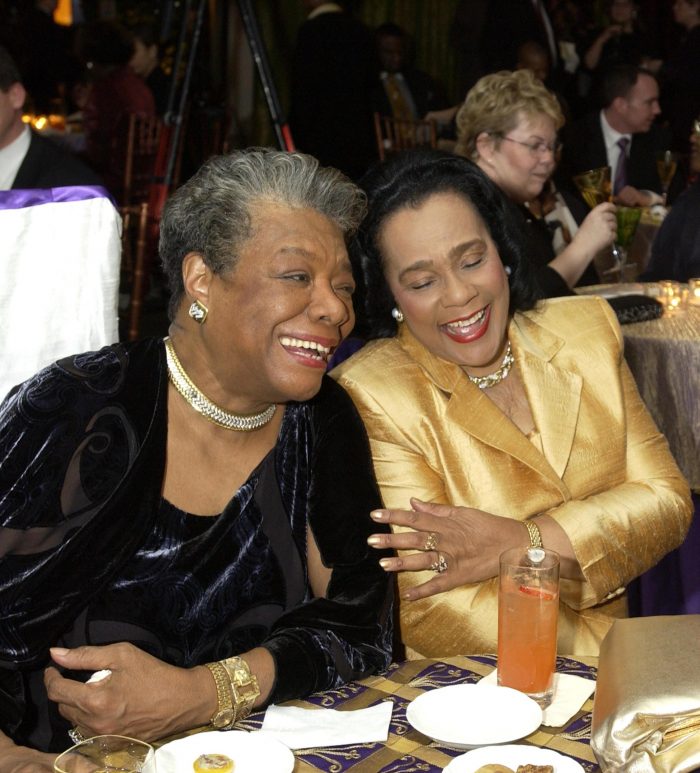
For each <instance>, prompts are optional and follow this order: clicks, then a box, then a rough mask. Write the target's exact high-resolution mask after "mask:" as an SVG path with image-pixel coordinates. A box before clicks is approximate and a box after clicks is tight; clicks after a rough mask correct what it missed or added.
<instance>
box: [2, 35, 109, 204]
mask: <svg viewBox="0 0 700 773" xmlns="http://www.w3.org/2000/svg"><path fill="white" fill-rule="evenodd" d="M26 98H27V92H26V90H25V88H24V85H23V83H22V78H21V75H20V72H19V70H18V69H17V66H16V64H15V61H14V60H13V58H12V57H11V56H10V54H9V53H8V51H7V49H5V48H3V47H2V46H0V191H6V190H10V189H21V188H57V187H62V186H68V185H102V181H101V179H100V178H99V176H98V175H97V174H95V172H93V171H92V169H90V168H89V167H88V166H86V165H85V164H83V163H82V162H81V161H80V160H79V159H78V158H76V157H75V156H74V155H73V154H71V153H69V152H68V151H67V150H64V149H63V148H61V147H59V145H57V144H56V143H55V142H53V141H52V140H50V139H47V138H46V137H42V136H41V135H40V134H38V133H37V132H36V131H34V130H32V129H30V128H29V126H28V125H27V124H25V123H24V122H23V121H22V108H23V107H24V103H25V101H26Z"/></svg>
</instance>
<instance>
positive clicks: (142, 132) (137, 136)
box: [117, 113, 163, 207]
mask: <svg viewBox="0 0 700 773" xmlns="http://www.w3.org/2000/svg"><path fill="white" fill-rule="evenodd" d="M162 134H163V121H162V120H161V119H160V118H158V117H157V116H148V115H139V114H137V113H130V114H129V116H128V119H127V123H126V136H125V138H122V140H121V141H120V140H118V142H120V143H124V139H125V145H124V146H123V169H124V177H123V186H122V195H121V201H120V202H119V203H120V204H121V206H124V207H128V206H131V205H132V204H137V203H139V202H142V201H146V200H147V198H148V195H149V190H150V185H151V183H152V182H153V178H154V175H155V169H156V159H157V158H158V151H159V148H160V141H161V135H162ZM119 153H120V150H119V149H117V154H119Z"/></svg>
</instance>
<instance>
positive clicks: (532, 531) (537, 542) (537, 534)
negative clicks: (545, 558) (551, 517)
mask: <svg viewBox="0 0 700 773" xmlns="http://www.w3.org/2000/svg"><path fill="white" fill-rule="evenodd" d="M525 528H526V529H527V533H528V536H529V537H530V547H531V548H544V545H543V544H542V532H541V531H540V527H539V526H538V525H537V524H536V523H535V522H534V521H525Z"/></svg>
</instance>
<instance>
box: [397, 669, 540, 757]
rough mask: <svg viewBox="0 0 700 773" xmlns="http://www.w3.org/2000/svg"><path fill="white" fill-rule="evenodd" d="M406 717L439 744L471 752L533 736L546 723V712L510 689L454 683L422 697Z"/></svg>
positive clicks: (525, 696) (521, 694) (524, 696)
mask: <svg viewBox="0 0 700 773" xmlns="http://www.w3.org/2000/svg"><path fill="white" fill-rule="evenodd" d="M406 717H407V718H408V721H409V722H410V723H411V724H412V725H413V727H415V728H416V730H419V731H420V732H421V733H423V734H424V735H427V736H428V737H430V738H432V739H433V740H435V741H438V743H444V744H446V745H447V746H453V747H455V748H457V749H471V748H472V747H474V746H485V745H487V744H495V743H506V742H507V741H516V740H517V739H518V738H524V737H525V736H526V735H530V733H532V732H534V731H535V730H537V728H538V727H539V726H540V725H541V724H542V709H541V708H540V707H539V706H538V705H537V703H535V701H533V700H532V698H528V697H527V695H524V694H523V693H521V692H518V691H517V690H512V689H511V688H510V687H499V686H497V685H486V684H454V685H450V686H449V687H439V688H437V689H435V690H428V692H424V693H423V694H422V695H419V696H418V697H417V698H416V699H415V700H413V701H411V703H410V704H409V706H408V709H407V710H406Z"/></svg>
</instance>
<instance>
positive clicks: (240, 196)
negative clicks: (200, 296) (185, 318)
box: [158, 148, 366, 319]
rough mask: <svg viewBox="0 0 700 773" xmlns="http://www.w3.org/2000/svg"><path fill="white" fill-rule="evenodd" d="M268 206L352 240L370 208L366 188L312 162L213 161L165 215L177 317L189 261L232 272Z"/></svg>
mask: <svg viewBox="0 0 700 773" xmlns="http://www.w3.org/2000/svg"><path fill="white" fill-rule="evenodd" d="M262 202H273V203H277V204H283V205H286V206H288V207H291V208H293V209H296V208H300V209H301V208H304V209H306V208H308V209H315V210H316V211H317V212H320V213H321V214H322V215H325V216H326V217H327V218H328V219H329V220H331V221H332V222H333V223H335V225H337V226H338V228H340V230H341V231H342V232H343V234H344V236H345V239H346V241H347V240H348V239H349V238H350V237H351V236H352V235H353V234H354V232H355V231H356V230H357V227H358V226H359V224H360V221H361V220H362V218H363V217H364V214H365V210H366V197H365V194H364V193H363V192H362V191H361V190H360V188H358V187H357V186H356V185H355V184H354V183H353V182H351V181H350V180H349V179H348V178H347V177H345V175H343V174H342V173H341V172H339V171H338V170H337V169H331V168H330V167H322V166H321V165H320V164H319V162H318V161H317V160H316V159H315V158H313V156H308V155H306V154H304V153H286V152H283V151H279V150H273V149H271V148H249V149H247V150H240V151H235V152H233V153H230V154H228V155H225V156H212V157H211V158H210V159H208V160H207V161H206V162H205V163H204V164H203V165H202V167H201V168H200V169H199V170H198V171H197V172H196V173H195V174H194V176H193V177H191V178H190V179H189V180H188V181H187V182H186V183H185V184H184V185H182V186H181V187H180V188H178V190H177V191H175V193H174V194H173V195H172V196H171V197H170V198H169V199H168V201H167V203H166V205H165V208H164V210H163V217H162V219H161V223H160V243H159V246H158V252H159V254H160V259H161V263H162V265H163V270H164V272H165V275H166V277H167V280H168V285H169V287H170V292H171V297H170V304H169V308H168V313H169V315H170V318H171V319H173V318H174V316H175V314H176V312H177V308H178V306H179V305H180V302H181V300H182V296H183V295H184V291H185V288H184V285H183V280H182V261H183V260H184V258H185V256H186V255H187V254H188V253H190V252H197V253H199V254H200V255H201V256H202V257H203V259H204V262H205V263H206V264H207V266H209V268H210V269H211V270H212V271H213V272H214V273H215V274H221V273H223V272H225V271H228V270H230V269H231V268H233V267H234V266H235V265H236V261H237V259H238V256H239V254H240V250H241V248H242V246H243V245H244V243H245V242H246V241H247V240H248V239H249V238H250V237H251V236H252V225H251V210H252V209H253V207H254V206H255V205H256V204H258V203H262Z"/></svg>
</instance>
